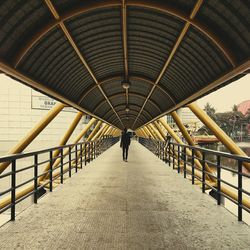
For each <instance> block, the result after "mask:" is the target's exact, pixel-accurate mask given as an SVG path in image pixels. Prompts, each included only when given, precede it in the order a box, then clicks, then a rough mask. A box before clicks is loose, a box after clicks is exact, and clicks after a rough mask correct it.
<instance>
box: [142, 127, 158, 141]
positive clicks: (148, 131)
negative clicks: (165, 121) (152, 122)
mask: <svg viewBox="0 0 250 250" xmlns="http://www.w3.org/2000/svg"><path fill="white" fill-rule="evenodd" d="M144 129H145V130H146V131H147V134H148V135H149V136H150V137H151V139H154V140H157V137H156V136H155V135H154V133H153V132H152V131H151V129H150V128H149V127H148V125H147V126H145V127H144Z"/></svg>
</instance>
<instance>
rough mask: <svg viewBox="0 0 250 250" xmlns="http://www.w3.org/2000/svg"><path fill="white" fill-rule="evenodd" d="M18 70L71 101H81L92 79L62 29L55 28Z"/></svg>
mask: <svg viewBox="0 0 250 250" xmlns="http://www.w3.org/2000/svg"><path fill="white" fill-rule="evenodd" d="M18 69H20V70H21V71H23V72H25V73H26V74H28V75H30V76H32V77H33V78H34V79H36V80H37V81H39V82H41V83H43V84H44V85H46V86H48V87H50V88H52V89H54V90H55V91H57V92H58V93H60V94H61V95H64V96H66V97H67V98H69V99H70V100H72V101H74V102H77V101H79V99H80V97H81V94H82V93H83V92H84V91H85V90H87V89H88V88H89V87H90V85H91V84H93V79H92V78H91V76H90V75H89V73H88V72H87V70H86V68H85V67H84V65H83V64H82V62H81V61H80V59H79V58H78V56H77V55H76V53H75V51H74V50H73V48H72V46H71V45H70V43H69V42H68V40H67V39H66V37H65V36H64V34H63V32H62V31H61V30H60V29H58V28H54V29H52V30H51V31H50V32H48V33H47V34H46V36H44V37H43V38H42V39H40V40H39V42H38V43H37V44H36V45H35V46H34V47H33V48H32V49H31V50H30V51H29V52H28V53H27V54H26V56H25V57H24V58H23V60H22V61H21V62H20V64H19V65H18Z"/></svg>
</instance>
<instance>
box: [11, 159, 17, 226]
mask: <svg viewBox="0 0 250 250" xmlns="http://www.w3.org/2000/svg"><path fill="white" fill-rule="evenodd" d="M15 212H16V160H13V161H12V164H11V220H12V221H14V220H15Z"/></svg>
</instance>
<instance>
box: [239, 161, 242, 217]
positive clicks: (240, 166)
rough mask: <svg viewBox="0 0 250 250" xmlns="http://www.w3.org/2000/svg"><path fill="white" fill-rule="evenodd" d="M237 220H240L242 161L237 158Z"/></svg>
mask: <svg viewBox="0 0 250 250" xmlns="http://www.w3.org/2000/svg"><path fill="white" fill-rule="evenodd" d="M238 221H242V161H241V160H238Z"/></svg>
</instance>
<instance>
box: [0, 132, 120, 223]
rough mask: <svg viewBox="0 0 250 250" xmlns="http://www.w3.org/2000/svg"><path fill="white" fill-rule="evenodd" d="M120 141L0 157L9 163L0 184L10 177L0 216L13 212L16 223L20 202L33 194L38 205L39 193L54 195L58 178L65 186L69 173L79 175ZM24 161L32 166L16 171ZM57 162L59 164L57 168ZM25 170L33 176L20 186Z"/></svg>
mask: <svg viewBox="0 0 250 250" xmlns="http://www.w3.org/2000/svg"><path fill="white" fill-rule="evenodd" d="M118 140H119V137H109V136H106V137H104V138H102V139H98V140H95V141H90V142H82V143H77V144H70V145H65V146H61V147H54V148H49V149H44V150H40V151H35V152H29V153H22V154H16V155H10V156H4V157H0V163H2V162H8V163H10V171H8V170H7V171H8V172H6V173H2V174H1V175H0V181H1V182H3V181H4V179H7V178H10V187H9V188H8V189H5V190H0V214H1V213H3V212H5V211H6V210H8V209H10V210H11V213H10V214H11V216H10V219H11V220H15V207H16V205H17V204H18V203H20V202H21V201H23V200H25V199H26V198H27V197H29V196H32V195H33V201H34V203H37V200H38V198H39V191H40V190H42V189H44V188H48V189H49V191H50V192H52V191H53V183H54V182H55V180H57V179H58V180H60V184H63V182H64V178H65V177H66V176H65V175H66V173H68V177H71V175H72V171H73V170H75V173H77V171H78V169H82V168H83V164H84V165H86V164H87V163H89V162H91V161H92V160H93V159H95V158H96V157H98V156H99V155H100V154H101V153H103V152H104V151H105V150H107V149H108V148H109V147H111V146H112V145H113V144H115V143H116V142H117V141H118ZM58 150H59V151H60V153H59V154H58V155H57V156H53V153H55V152H56V151H58ZM44 155H45V156H46V160H40V159H39V157H40V156H43V157H44ZM65 157H66V160H65ZM21 159H29V160H32V162H33V164H31V165H29V166H25V167H22V168H17V164H18V162H19V161H20V160H21ZM57 160H58V161H59V164H57V165H56V164H55V163H56V161H57ZM48 163H49V169H48V170H47V171H43V172H42V173H39V172H41V171H42V169H41V168H42V167H43V166H44V165H45V164H48ZM25 171H33V177H32V178H29V179H27V180H25V181H23V182H21V183H18V184H17V183H16V182H17V178H18V175H19V174H20V173H23V172H25ZM59 178H60V179H59ZM30 183H31V184H30ZM27 184H29V186H27ZM57 184H59V183H57ZM22 187H25V189H23V190H19V189H20V188H22Z"/></svg>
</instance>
